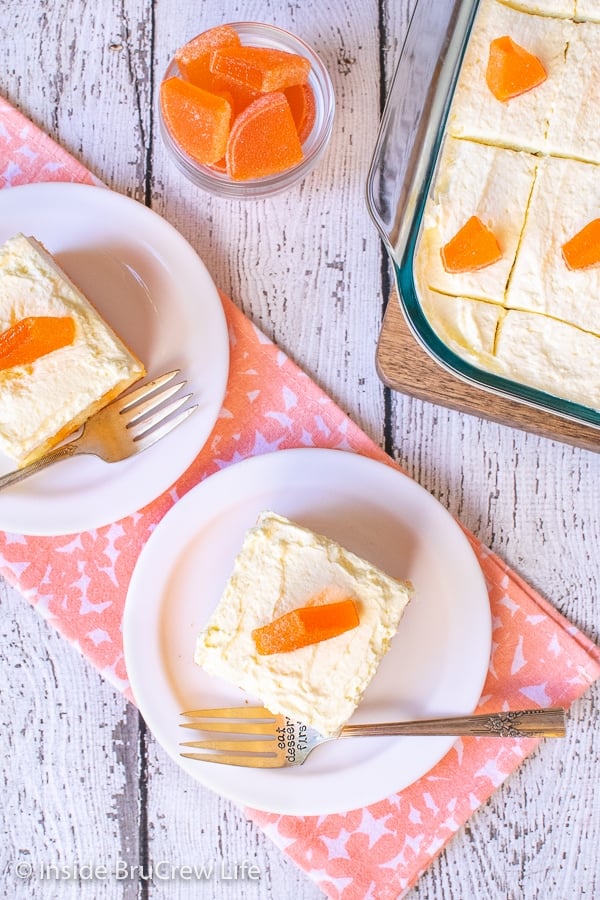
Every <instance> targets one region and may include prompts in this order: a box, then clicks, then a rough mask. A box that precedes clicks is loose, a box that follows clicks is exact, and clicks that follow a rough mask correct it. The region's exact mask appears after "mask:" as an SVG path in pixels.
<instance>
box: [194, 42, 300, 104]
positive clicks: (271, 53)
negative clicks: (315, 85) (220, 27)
mask: <svg viewBox="0 0 600 900" xmlns="http://www.w3.org/2000/svg"><path fill="white" fill-rule="evenodd" d="M210 70H211V72H212V73H213V74H215V75H223V76H226V77H227V78H229V79H231V80H232V81H237V82H239V83H240V84H242V85H244V86H245V87H247V88H250V89H251V90H254V91H260V92H261V93H269V92H271V91H282V90H284V88H286V87H290V86H291V85H292V84H303V83H304V82H305V81H308V76H309V74H310V61H309V60H308V59H306V57H304V56H300V55H299V54H298V53H287V52H286V51H285V50H272V49H271V48H269V47H246V46H242V47H221V48H219V49H217V50H215V51H214V52H213V54H212V56H211V59H210Z"/></svg>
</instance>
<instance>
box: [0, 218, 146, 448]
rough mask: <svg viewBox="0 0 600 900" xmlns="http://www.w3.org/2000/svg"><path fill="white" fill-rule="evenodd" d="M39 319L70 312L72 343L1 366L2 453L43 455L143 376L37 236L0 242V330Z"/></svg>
mask: <svg viewBox="0 0 600 900" xmlns="http://www.w3.org/2000/svg"><path fill="white" fill-rule="evenodd" d="M38 316H50V317H52V316H56V317H67V316H68V317H71V319H72V320H73V322H74V326H75V337H74V340H73V342H72V343H71V344H69V345H67V346H63V347H60V348H59V349H56V350H53V351H52V352H49V353H46V354H45V355H43V356H40V357H39V358H37V359H36V360H35V361H34V362H32V363H29V364H27V365H14V366H12V367H9V368H5V369H1V370H0V451H2V452H3V453H5V454H7V455H8V456H9V457H11V458H12V459H14V460H15V461H16V463H17V464H18V465H19V466H24V465H27V464H28V463H30V462H32V461H34V460H35V459H37V458H38V457H40V456H43V455H44V454H45V453H47V452H48V450H50V449H51V448H52V447H53V446H55V445H56V444H58V443H59V442H60V441H61V440H63V439H64V438H65V437H67V435H69V434H70V433H72V432H73V431H75V430H76V429H77V428H78V427H79V426H80V425H81V424H82V423H83V422H85V420H86V419H88V418H89V417H90V416H91V415H93V414H94V413H95V412H97V411H98V410H99V409H101V408H102V407H103V406H105V405H106V404H107V403H109V402H110V401H111V400H113V399H114V398H115V397H117V396H118V395H119V394H120V393H121V392H122V391H124V390H125V389H126V388H127V387H129V385H131V384H132V383H133V382H134V381H137V380H138V379H139V378H141V377H142V376H143V375H144V374H145V369H144V366H143V364H142V363H141V362H140V360H139V359H137V357H136V356H134V354H133V353H132V352H131V351H130V350H129V349H128V348H127V347H126V346H125V344H124V343H123V342H122V341H121V340H120V338H118V337H117V335H116V334H115V333H114V331H113V330H112V329H111V328H110V327H109V326H108V325H107V323H106V322H105V321H104V320H103V319H102V317H101V316H100V315H99V313H98V312H97V311H96V310H95V309H94V307H93V306H92V304H91V303H90V302H89V301H88V300H87V299H86V297H84V296H83V294H82V293H81V291H80V290H79V289H78V288H77V287H76V286H75V285H74V284H73V282H72V281H71V280H70V279H69V278H68V276H67V275H66V274H65V272H63V270H62V269H61V268H60V266H59V265H58V264H57V263H56V261H55V260H54V259H53V257H52V256H51V254H50V253H48V252H47V250H46V249H45V248H44V247H43V246H42V245H41V244H40V243H39V242H38V241H36V240H35V239H34V238H32V237H26V236H25V235H22V234H18V235H16V236H15V237H13V238H11V239H10V240H8V241H6V243H5V244H3V245H2V246H1V247H0V333H2V332H5V331H7V330H8V329H9V328H11V327H12V326H13V325H15V324H16V323H18V322H19V321H21V320H23V319H26V318H29V317H38Z"/></svg>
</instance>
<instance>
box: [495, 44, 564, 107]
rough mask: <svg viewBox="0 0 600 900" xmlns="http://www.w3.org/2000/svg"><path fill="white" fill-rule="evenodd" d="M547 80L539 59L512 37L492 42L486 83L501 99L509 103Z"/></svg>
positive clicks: (497, 97)
mask: <svg viewBox="0 0 600 900" xmlns="http://www.w3.org/2000/svg"><path fill="white" fill-rule="evenodd" d="M547 77H548V76H547V75H546V70H545V69H544V66H543V65H542V63H541V62H540V60H539V59H538V57H537V56H535V55H534V54H533V53H530V52H529V50H525V48H524V47H521V46H519V44H516V43H515V42H514V41H513V39H512V38H511V37H509V36H508V35H504V37H499V38H496V39H495V40H494V41H492V42H491V44H490V55H489V58H488V65H487V70H486V75H485V80H486V82H487V86H488V87H489V89H490V91H491V92H492V94H493V95H494V97H496V99H497V100H501V101H502V102H505V101H506V100H511V99H512V98H513V97H518V96H519V95H520V94H525V93H526V92H527V91H530V90H532V88H534V87H537V86H538V85H539V84H541V83H542V82H543V81H545V80H546V78H547Z"/></svg>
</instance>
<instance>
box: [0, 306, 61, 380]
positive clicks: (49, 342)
mask: <svg viewBox="0 0 600 900" xmlns="http://www.w3.org/2000/svg"><path fill="white" fill-rule="evenodd" d="M74 340H75V322H74V321H73V319H72V318H71V317H70V316H28V317H27V318H25V319H20V320H19V321H18V322H15V324H14V325H11V327H10V328H8V329H7V330H6V331H3V332H2V333H1V334H0V369H12V367H13V366H26V365H29V364H30V363H33V362H35V361H36V359H39V358H40V357H41V356H46V355H47V354H48V353H52V351H53V350H59V349H60V348H61V347H66V346H68V345H69V344H72V343H73V341H74Z"/></svg>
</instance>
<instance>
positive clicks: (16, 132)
mask: <svg viewBox="0 0 600 900" xmlns="http://www.w3.org/2000/svg"><path fill="white" fill-rule="evenodd" d="M32 181H88V182H96V179H95V178H94V177H93V176H92V175H90V173H89V172H88V171H87V170H86V169H85V168H84V167H83V166H81V165H80V164H79V163H78V162H77V161H76V160H74V159H73V158H72V157H71V156H69V155H68V154H67V153H65V151H63V150H62V149H61V148H60V147H58V146H57V145H56V144H55V143H54V142H53V141H51V140H50V139H49V138H48V137H47V136H46V135H44V134H42V133H41V132H40V131H39V129H38V128H36V127H35V126H34V125H32V124H31V123H30V122H29V121H28V120H27V119H25V118H24V117H23V116H22V115H21V114H20V113H19V112H18V111H17V110H15V109H14V108H13V107H11V106H10V105H9V104H8V103H7V102H6V101H4V100H2V99H1V98H0V187H10V186H12V185H17V184H24V183H27V182H32ZM223 303H224V306H225V311H226V314H227V319H228V323H229V334H230V342H231V372H230V378H229V385H228V391H227V396H226V398H225V402H224V405H223V408H222V410H221V413H220V416H219V420H218V422H217V424H216V426H215V428H214V430H213V433H212V435H211V436H210V438H209V440H208V442H207V444H206V446H205V448H204V449H203V450H202V452H201V453H200V454H199V455H198V457H197V458H196V460H195V461H194V463H193V464H192V465H191V466H190V468H189V469H188V470H187V471H186V472H185V473H184V474H183V475H182V476H181V478H180V479H179V480H178V481H177V482H176V484H175V485H173V487H172V488H171V489H170V490H169V491H167V492H165V493H164V494H163V495H162V496H160V497H158V498H157V499H156V500H154V501H153V502H152V503H151V504H149V505H148V506H147V507H145V508H144V509H142V510H140V511H139V512H138V513H136V514H135V515H132V516H129V517H127V518H125V519H122V520H121V521H119V522H115V523H113V524H112V525H108V526H106V527H104V528H100V529H97V530H95V531H90V532H84V533H82V534H73V535H68V536H61V537H26V536H23V535H18V534H7V533H2V532H0V571H1V572H2V573H3V574H4V576H5V577H6V578H7V579H8V580H9V581H10V582H11V583H12V584H14V585H16V586H17V587H18V588H19V590H20V591H21V592H22V593H23V595H24V596H25V597H26V598H27V599H28V600H29V601H30V602H31V603H32V604H33V605H34V606H35V607H36V608H37V609H38V610H39V612H40V613H41V614H42V615H43V616H45V617H46V618H47V619H48V620H49V621H50V622H51V623H52V624H53V625H54V626H55V627H56V628H57V629H58V630H59V631H60V632H61V633H62V634H64V635H65V637H66V638H67V639H68V640H70V641H72V642H73V643H74V644H76V645H77V646H78V647H79V648H80V650H81V652H82V653H83V654H84V655H85V656H86V657H87V658H88V659H89V660H90V661H91V662H92V663H93V664H94V665H95V666H96V667H97V668H98V669H99V670H100V671H101V672H102V673H103V674H104V675H105V676H106V677H107V678H108V679H109V680H110V681H111V682H112V683H113V684H114V685H116V687H118V688H119V689H120V690H122V691H125V692H127V691H128V682H127V673H126V671H125V665H124V660H123V645H122V640H121V631H120V625H121V618H122V613H123V604H124V601H125V595H126V592H127V586H128V584H129V580H130V577H131V573H132V570H133V567H134V566H135V563H136V560H137V557H138V554H139V552H140V550H141V548H142V546H143V545H144V543H145V541H146V540H147V538H148V536H149V535H150V533H151V532H152V530H153V528H154V527H155V525H156V524H157V522H159V521H160V519H161V518H162V516H164V514H165V513H166V512H167V511H168V510H169V509H170V507H171V506H172V505H173V504H174V503H175V502H176V501H177V500H178V498H180V497H181V496H182V495H183V494H185V492H186V491H188V490H189V489H190V488H191V487H193V486H194V485H195V484H197V483H198V482H199V481H201V480H202V479H203V478H206V477H209V476H210V475H211V474H213V473H214V472H216V471H218V470H219V469H221V468H224V467H225V466H228V465H231V464H232V463H235V462H237V461H238V460H241V459H244V458H245V457H248V456H252V455H256V454H260V453H264V452H266V451H270V450H277V449H284V448H288V447H300V446H318V447H331V448H338V449H344V450H350V451H354V452H356V453H362V454H364V455H366V456H371V457H373V458H375V459H378V460H381V461H382V462H385V463H387V464H389V465H393V463H392V461H391V460H390V459H389V457H388V456H386V454H384V453H383V451H382V450H380V449H379V447H377V446H376V445H375V444H374V443H373V442H372V441H371V440H370V439H369V438H368V437H367V436H366V435H365V434H364V433H363V432H361V431H360V429H359V428H358V427H357V426H356V425H355V424H354V423H353V422H351V421H350V420H349V419H348V418H347V417H346V416H345V415H344V414H343V413H342V412H341V410H340V409H339V408H338V407H337V406H336V405H335V404H334V403H333V402H332V401H331V400H330V399H329V398H328V397H327V396H326V395H325V394H324V393H323V392H322V391H321V390H320V389H319V388H318V387H317V386H316V385H315V384H314V383H313V382H312V381H311V380H310V379H309V378H308V377H307V376H306V375H304V374H303V373H302V372H301V371H300V370H299V369H298V368H297V367H296V366H295V365H294V364H293V363H292V362H291V361H290V360H289V359H288V358H287V357H286V356H285V355H284V354H283V353H282V352H281V351H280V350H279V349H278V348H277V347H276V346H275V345H274V344H273V343H272V342H271V341H270V340H268V339H267V338H266V337H265V336H264V335H263V334H261V333H260V332H259V331H258V330H257V329H256V328H255V327H254V326H253V325H252V323H251V322H250V321H249V320H248V319H246V318H245V317H244V316H243V314H242V313H241V312H240V311H239V310H238V309H237V307H235V306H234V304H233V303H231V301H229V300H228V299H227V298H225V297H223ZM249 410H251V411H252V417H251V418H250V419H249V415H248V413H249ZM241 421H244V422H245V425H244V428H243V429H242V430H240V429H239V423H240V422H241ZM468 537H469V539H470V541H471V544H472V546H473V549H474V551H475V553H476V554H477V557H478V559H479V562H480V564H481V567H482V569H483V572H484V575H485V578H486V581H487V585H488V589H489V593H490V601H491V605H492V613H493V652H492V659H491V664H490V669H489V673H488V678H487V681H486V684H485V688H484V693H483V696H482V698H481V702H480V709H481V711H483V712H485V711H487V710H493V709H501V708H504V709H509V708H522V707H524V706H538V705H539V706H548V705H554V704H561V705H564V706H568V705H569V704H570V703H571V702H572V701H573V700H574V699H576V698H577V697H579V696H580V695H581V694H582V693H583V692H584V691H585V690H586V689H587V688H588V686H589V685H591V684H592V682H593V681H594V680H595V679H596V678H598V677H599V676H600V650H599V649H598V648H597V647H596V646H595V645H594V644H592V643H591V642H590V641H589V640H588V639H587V638H586V637H585V636H584V635H583V634H581V633H580V632H579V631H578V630H577V629H576V628H574V627H573V626H571V625H570V624H569V623H568V622H567V621H566V620H565V619H564V618H563V617H562V616H560V615H559V614H558V613H557V612H556V610H554V609H553V608H552V607H551V606H550V605H549V604H548V603H547V602H546V601H545V600H543V599H542V598H541V597H540V596H539V595H538V594H536V593H535V592H534V591H533V590H532V589H531V588H530V587H529V586H528V585H527V584H525V583H524V582H523V581H522V580H521V579H520V578H518V577H517V576H516V575H515V573H514V572H512V571H511V570H510V569H509V568H508V567H507V566H506V565H504V564H503V563H502V562H501V561H500V560H499V559H498V557H497V556H495V555H494V554H493V553H491V552H490V551H489V550H487V549H486V548H485V547H483V546H482V545H481V544H480V543H479V541H477V540H476V539H475V538H474V537H473V536H472V535H468ZM536 745H537V741H533V740H527V741H525V740H522V741H512V740H511V741H501V740H498V739H492V740H490V739H487V740H486V739H474V738H468V739H463V740H459V741H457V743H456V744H455V745H454V747H453V749H452V750H451V751H450V752H449V753H448V754H447V755H446V757H445V758H444V759H443V760H442V761H441V762H440V763H439V764H438V765H437V766H436V767H435V768H434V769H433V770H432V771H431V772H429V773H428V774H427V775H425V776H424V777H422V778H421V779H420V780H419V781H417V782H416V783H415V784H413V785H412V786H410V787H409V788H407V789H406V790H404V791H402V792H400V793H398V794H393V795H391V796H389V797H387V798H386V799H384V800H382V801H381V802H379V803H376V804H374V805H372V806H369V807H368V808H365V809H357V810H354V811H352V812H349V813H347V814H344V815H328V816H318V817H292V816H279V815H272V814H268V813H263V812H258V811H256V810H247V813H248V815H249V817H250V818H251V819H252V820H253V821H254V822H256V823H257V824H258V825H260V826H261V827H262V828H263V829H265V831H266V832H267V834H268V835H269V836H270V837H271V838H272V839H273V841H274V842H275V843H276V844H277V845H278V846H279V847H280V848H281V849H282V850H283V851H284V852H285V853H287V854H288V855H289V856H290V857H291V858H292V859H293V860H294V861H295V862H296V863H297V864H298V865H299V866H300V867H302V869H304V870H305V871H306V873H307V874H308V875H309V876H310V877H311V878H313V879H314V880H315V881H316V882H317V883H318V884H319V886H320V887H321V889H322V890H323V891H324V892H325V893H326V894H327V895H328V896H330V897H332V898H345V900H363V898H365V897H367V896H369V897H377V898H379V900H385V898H392V897H398V896H399V895H401V894H402V893H404V891H406V890H407V889H408V888H410V887H411V886H412V885H413V884H414V883H415V881H416V880H417V878H418V877H419V875H420V873H421V872H422V871H423V870H424V869H425V867H426V866H427V865H428V864H429V863H430V862H431V860H432V858H433V857H434V856H435V855H436V854H437V853H439V851H440V850H441V848H442V847H443V846H444V844H446V842H447V841H448V840H449V839H450V838H451V837H452V836H453V835H454V834H455V832H456V831H457V830H458V829H459V828H460V826H461V825H462V824H463V823H464V822H465V821H466V820H467V819H468V817H469V815H470V814H471V812H472V811H473V810H475V809H476V808H477V807H478V806H479V805H480V804H482V803H483V802H485V800H486V799H487V798H488V797H489V796H490V794H491V793H492V792H493V790H494V789H495V788H496V787H498V785H499V784H501V782H502V781H503V780H504V779H505V778H506V777H507V776H508V775H509V774H510V772H512V771H513V770H514V769H515V768H516V767H517V766H518V765H519V763H520V762H521V761H522V760H523V759H524V758H525V756H526V755H527V754H528V753H529V752H531V750H532V749H533V748H534V747H535V746H536Z"/></svg>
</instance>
